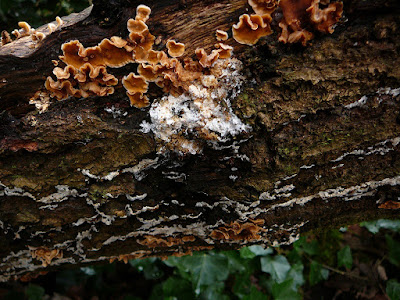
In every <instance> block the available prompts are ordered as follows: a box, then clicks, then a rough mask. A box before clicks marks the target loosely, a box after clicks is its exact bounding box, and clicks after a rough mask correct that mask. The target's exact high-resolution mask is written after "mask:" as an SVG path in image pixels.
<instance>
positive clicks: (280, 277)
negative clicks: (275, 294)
mask: <svg viewBox="0 0 400 300" xmlns="http://www.w3.org/2000/svg"><path fill="white" fill-rule="evenodd" d="M261 270H262V271H263V272H265V273H269V274H271V278H272V280H275V281H277V282H282V281H284V280H285V278H286V275H287V273H288V272H289V270H290V264H289V262H288V261H287V259H286V257H284V256H282V255H276V256H274V257H270V256H265V257H261Z"/></svg>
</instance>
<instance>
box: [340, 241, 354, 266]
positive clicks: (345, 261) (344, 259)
mask: <svg viewBox="0 0 400 300" xmlns="http://www.w3.org/2000/svg"><path fill="white" fill-rule="evenodd" d="M337 259H338V267H341V266H345V267H346V268H347V269H350V268H351V267H352V265H353V257H352V255H351V249H350V247H349V246H346V247H344V248H342V249H340V250H339V251H338V253H337Z"/></svg>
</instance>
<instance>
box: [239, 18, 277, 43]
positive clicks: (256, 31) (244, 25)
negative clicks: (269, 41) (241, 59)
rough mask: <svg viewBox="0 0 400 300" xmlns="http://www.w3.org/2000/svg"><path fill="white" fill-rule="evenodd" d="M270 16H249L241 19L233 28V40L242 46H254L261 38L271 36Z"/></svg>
mask: <svg viewBox="0 0 400 300" xmlns="http://www.w3.org/2000/svg"><path fill="white" fill-rule="evenodd" d="M271 21H272V18H271V16H270V15H268V14H266V15H262V16H259V15H248V14H244V15H241V16H240V17H239V23H237V24H235V25H233V26H232V34H233V38H234V39H235V40H236V41H237V42H238V43H240V44H246V45H254V44H256V43H257V42H258V40H259V39H260V38H261V37H264V36H267V35H270V34H271V33H272V30H271V26H270V24H271Z"/></svg>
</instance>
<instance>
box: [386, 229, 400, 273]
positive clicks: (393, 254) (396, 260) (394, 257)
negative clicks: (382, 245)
mask: <svg viewBox="0 0 400 300" xmlns="http://www.w3.org/2000/svg"><path fill="white" fill-rule="evenodd" d="M385 237H386V243H387V245H388V248H389V261H390V262H391V263H392V264H394V265H396V266H400V243H399V242H398V241H395V240H394V239H393V238H392V237H391V236H390V235H388V234H386V235H385Z"/></svg>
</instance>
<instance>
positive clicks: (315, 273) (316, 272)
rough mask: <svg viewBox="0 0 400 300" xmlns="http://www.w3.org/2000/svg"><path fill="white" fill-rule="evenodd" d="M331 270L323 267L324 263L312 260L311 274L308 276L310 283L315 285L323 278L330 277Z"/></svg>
mask: <svg viewBox="0 0 400 300" xmlns="http://www.w3.org/2000/svg"><path fill="white" fill-rule="evenodd" d="M328 276H329V270H327V269H325V268H323V267H322V265H321V264H320V263H318V262H316V261H314V260H313V261H312V262H311V264H310V275H309V277H308V279H309V282H310V285H315V284H317V283H318V282H320V281H322V280H326V279H328Z"/></svg>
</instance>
